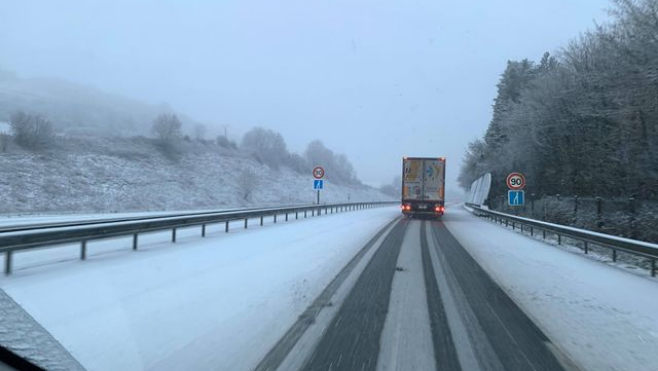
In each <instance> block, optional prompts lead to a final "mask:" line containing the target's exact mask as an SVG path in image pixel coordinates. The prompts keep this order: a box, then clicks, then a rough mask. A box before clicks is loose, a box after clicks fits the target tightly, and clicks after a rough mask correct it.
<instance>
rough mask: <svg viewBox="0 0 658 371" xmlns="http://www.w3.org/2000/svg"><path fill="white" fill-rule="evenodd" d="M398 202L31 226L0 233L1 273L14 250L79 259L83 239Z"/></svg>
mask: <svg viewBox="0 0 658 371" xmlns="http://www.w3.org/2000/svg"><path fill="white" fill-rule="evenodd" d="M398 203H399V202H397V201H395V202H392V201H390V202H357V203H341V204H327V205H310V206H301V207H300V206H297V207H282V208H269V209H259V210H250V209H249V210H239V211H228V212H217V213H212V214H208V213H199V214H191V215H184V216H172V217H166V216H165V217H159V218H155V219H153V218H150V217H145V218H141V219H137V220H129V221H116V222H108V221H101V222H100V223H95V224H89V223H88V221H81V222H80V223H79V224H77V225H71V224H70V223H67V225H66V226H62V227H52V226H46V227H45V228H40V227H35V228H33V229H30V230H27V231H18V232H4V233H0V253H5V267H4V271H5V274H7V275H9V274H11V271H12V255H13V254H14V252H16V251H21V250H30V249H36V248H43V247H56V246H58V245H63V244H70V243H80V259H82V260H85V259H86V258H87V242H88V241H92V240H99V239H105V238H111V237H119V236H129V235H132V236H133V241H132V242H133V243H132V249H133V250H137V248H138V236H139V234H141V233H146V232H156V231H163V230H169V229H171V231H172V232H171V241H172V242H176V229H178V228H186V227H194V226H201V236H202V237H205V235H206V226H207V225H209V224H221V223H223V224H225V226H224V231H225V232H227V233H228V231H229V225H230V223H231V222H237V221H244V228H248V226H249V219H257V218H260V225H263V219H264V218H266V217H272V218H273V221H274V223H276V222H277V216H279V215H285V220H286V221H288V218H289V216H290V215H292V214H294V215H295V219H298V218H299V216H300V214H303V217H304V218H306V217H307V216H308V214H310V215H311V216H316V215H318V216H319V215H322V213H323V212H324V214H333V213H337V212H344V211H352V210H363V209H371V208H374V207H379V206H386V205H393V204H398Z"/></svg>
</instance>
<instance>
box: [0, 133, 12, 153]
mask: <svg viewBox="0 0 658 371" xmlns="http://www.w3.org/2000/svg"><path fill="white" fill-rule="evenodd" d="M9 138H11V136H10V135H9V134H7V133H0V151H2V152H7V147H9Z"/></svg>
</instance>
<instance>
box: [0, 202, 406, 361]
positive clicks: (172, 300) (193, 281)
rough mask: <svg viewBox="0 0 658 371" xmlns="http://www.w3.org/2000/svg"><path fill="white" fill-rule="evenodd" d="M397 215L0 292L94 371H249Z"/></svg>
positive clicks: (205, 243) (190, 237)
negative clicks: (195, 370) (205, 370)
mask: <svg viewBox="0 0 658 371" xmlns="http://www.w3.org/2000/svg"><path fill="white" fill-rule="evenodd" d="M398 214H399V212H398V209H397V208H396V207H391V208H381V209H371V210H363V211H355V212H349V213H343V214H337V215H329V216H323V217H320V218H313V219H307V220H299V221H291V222H289V223H287V224H280V225H277V226H265V227H262V228H260V227H259V228H255V229H253V230H247V231H244V230H241V231H238V230H235V231H232V232H231V233H229V234H224V233H223V231H219V230H215V231H213V232H211V233H209V234H208V237H206V238H205V239H202V238H200V237H198V231H196V230H194V231H193V230H190V231H188V234H181V235H180V238H179V240H178V241H179V242H178V243H177V244H175V245H173V244H170V243H168V242H166V245H165V244H163V243H157V244H152V245H151V246H149V247H148V248H145V249H143V250H140V251H138V252H136V253H126V254H105V255H100V256H97V257H95V258H94V259H90V260H88V261H85V262H80V261H71V262H67V263H62V264H61V265H58V264H49V265H46V266H38V267H33V268H30V269H25V270H22V271H17V272H16V274H15V275H13V276H10V277H7V278H2V279H0V287H2V288H3V289H4V290H5V291H6V292H7V293H8V294H9V295H10V296H11V297H13V299H14V300H15V301H16V302H18V303H19V304H21V305H22V306H23V307H24V308H25V309H26V310H27V312H29V313H30V315H32V316H33V317H34V318H35V319H36V320H37V321H38V322H39V323H41V325H43V327H44V328H46V329H47V330H48V331H49V332H50V333H51V334H52V335H53V336H54V337H55V338H56V339H57V340H59V341H60V342H61V343H62V344H63V345H64V346H65V347H66V348H67V349H68V350H69V351H70V352H71V353H72V355H73V356H74V357H75V358H76V359H78V360H79V361H80V362H81V363H82V364H83V365H84V366H85V367H86V368H87V369H88V370H90V371H95V370H142V369H157V370H174V369H211V368H215V369H218V368H219V369H225V370H249V369H251V368H252V367H253V366H255V364H257V363H258V361H259V360H260V359H261V358H262V356H263V355H264V354H265V353H266V352H267V351H268V350H269V349H270V348H271V346H272V345H273V344H274V343H275V342H276V341H277V340H278V339H279V338H280V336H281V335H282V334H283V333H284V332H285V331H286V330H287V329H288V328H289V327H290V325H291V324H292V323H293V322H294V321H295V320H296V319H297V316H298V315H299V314H300V313H302V312H303V310H304V309H305V308H306V307H307V306H308V304H309V303H310V302H311V301H312V300H313V299H314V298H315V297H316V296H317V295H318V294H319V293H320V292H321V291H322V289H323V288H324V287H325V286H326V285H327V284H328V283H329V281H331V279H332V278H333V277H334V276H335V274H336V273H337V272H338V271H340V269H341V268H342V267H343V266H344V265H345V264H346V263H347V262H348V261H349V260H350V259H351V257H352V256H353V255H354V254H355V253H356V252H357V251H358V250H359V249H360V248H361V247H362V246H363V245H364V244H365V243H366V242H367V241H368V240H369V239H370V238H371V237H372V236H373V235H374V234H375V233H376V232H377V231H378V230H379V229H380V228H382V227H383V226H384V225H385V224H386V223H388V222H389V221H390V220H392V219H393V218H395V217H397V216H398ZM44 252H45V251H44ZM117 355H121V356H120V357H119V356H117Z"/></svg>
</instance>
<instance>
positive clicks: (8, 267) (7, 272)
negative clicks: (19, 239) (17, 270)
mask: <svg viewBox="0 0 658 371" xmlns="http://www.w3.org/2000/svg"><path fill="white" fill-rule="evenodd" d="M13 253H14V252H13V251H7V252H6V253H5V275H7V276H8V275H10V274H11V259H12V255H13Z"/></svg>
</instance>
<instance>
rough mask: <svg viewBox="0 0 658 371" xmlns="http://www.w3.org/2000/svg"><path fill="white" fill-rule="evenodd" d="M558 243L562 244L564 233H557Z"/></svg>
mask: <svg viewBox="0 0 658 371" xmlns="http://www.w3.org/2000/svg"><path fill="white" fill-rule="evenodd" d="M557 244H558V245H562V235H561V234H559V233H558V234H557Z"/></svg>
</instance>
